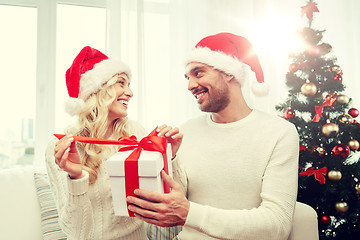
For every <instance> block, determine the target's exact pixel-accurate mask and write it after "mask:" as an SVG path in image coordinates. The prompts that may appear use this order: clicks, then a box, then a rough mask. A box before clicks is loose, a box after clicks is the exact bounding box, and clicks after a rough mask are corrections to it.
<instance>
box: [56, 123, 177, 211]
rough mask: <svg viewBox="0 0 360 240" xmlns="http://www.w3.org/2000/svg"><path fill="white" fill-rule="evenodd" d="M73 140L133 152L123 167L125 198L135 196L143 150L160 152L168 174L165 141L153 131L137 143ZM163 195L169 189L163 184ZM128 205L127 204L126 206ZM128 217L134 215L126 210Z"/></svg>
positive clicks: (128, 140) (129, 140)
mask: <svg viewBox="0 0 360 240" xmlns="http://www.w3.org/2000/svg"><path fill="white" fill-rule="evenodd" d="M54 136H55V137H57V138H58V139H61V138H63V137H64V136H65V135H64V134H54ZM74 140H75V141H78V142H83V143H92V144H107V145H128V146H126V147H123V148H121V149H120V150H119V152H123V151H128V150H134V151H133V152H132V153H131V154H130V155H129V156H128V157H127V158H126V159H125V162H124V166H125V191H126V197H128V196H135V194H134V190H135V189H138V188H139V171H138V160H139V157H140V154H141V151H142V150H143V149H144V150H146V151H156V152H160V153H161V154H162V156H163V160H164V168H163V170H164V171H165V173H166V174H169V168H168V161H167V156H166V146H167V140H166V139H165V138H163V137H158V136H157V132H156V130H155V129H154V130H153V131H152V132H151V133H150V134H149V135H148V136H146V137H144V138H143V139H141V140H140V141H137V139H136V136H131V137H121V138H119V139H118V140H108V139H101V138H91V137H82V136H74ZM163 186H164V193H169V192H170V187H169V186H168V185H167V184H166V183H165V182H164V180H163ZM128 205H129V204H128ZM128 213H129V216H130V217H135V216H134V213H133V212H131V211H130V210H128Z"/></svg>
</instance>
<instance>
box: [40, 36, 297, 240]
mask: <svg viewBox="0 0 360 240" xmlns="http://www.w3.org/2000/svg"><path fill="white" fill-rule="evenodd" d="M249 67H250V68H251V70H252V71H253V72H254V73H255V75H256V79H257V82H255V84H254V86H255V88H253V92H254V93H255V94H257V95H261V94H264V93H266V86H265V83H264V79H263V78H264V76H263V72H262V69H261V66H260V63H259V61H258V58H257V56H256V55H255V53H254V52H253V48H252V46H251V44H250V42H249V41H248V40H247V39H246V38H243V37H241V36H237V35H234V34H231V33H219V34H216V35H211V36H208V37H205V38H203V39H202V40H201V41H200V42H199V43H198V44H197V45H196V46H195V48H194V49H193V50H192V51H191V52H190V53H189V55H188V58H187V60H186V69H185V77H186V79H187V80H188V90H189V91H191V93H192V94H193V95H194V97H195V99H196V101H197V102H198V104H199V107H200V109H201V110H202V111H204V112H208V113H209V114H206V115H204V116H202V117H199V118H196V119H192V120H189V121H188V122H187V123H185V124H184V125H183V126H181V131H180V130H179V129H178V128H172V127H170V126H166V125H162V126H160V127H158V129H157V131H158V135H159V136H163V137H165V138H166V139H167V140H168V142H169V143H171V146H172V153H173V156H172V158H173V159H172V165H173V174H174V179H173V178H171V177H170V176H168V175H166V174H165V173H164V172H162V173H161V174H162V178H163V179H164V180H165V182H166V183H167V184H168V185H169V186H170V188H171V192H170V193H168V194H160V193H154V192H149V191H146V190H144V189H137V190H135V195H136V196H138V197H128V198H127V201H128V203H130V205H129V209H130V210H131V211H133V212H134V213H135V214H136V218H130V217H119V216H114V210H113V206H112V199H111V190H110V184H109V179H108V175H107V169H106V164H104V161H106V159H107V158H108V157H109V156H110V155H111V154H113V153H115V152H116V151H117V150H118V148H119V147H116V146H104V145H95V144H86V143H79V142H77V143H76V144H75V142H74V139H73V137H72V136H73V135H80V136H86V137H95V138H107V139H118V138H119V137H122V136H130V135H136V136H137V137H138V138H142V137H144V136H146V132H145V130H144V128H142V127H141V126H140V125H139V124H136V123H135V122H133V121H130V120H128V119H127V117H126V116H127V108H128V101H129V99H130V98H131V97H132V96H133V93H132V91H131V89H130V87H129V84H130V70H129V68H128V67H127V66H126V65H124V64H123V63H121V62H117V61H116V60H113V59H109V58H108V57H107V56H106V55H104V54H102V53H101V52H99V51H97V50H96V49H93V48H90V47H85V48H84V49H83V50H82V51H81V52H80V53H79V55H78V56H77V57H76V58H75V60H74V62H73V64H72V65H71V67H70V68H69V69H68V70H67V72H66V84H67V88H68V92H69V96H70V99H69V100H68V102H67V105H66V110H67V111H68V112H69V113H70V114H72V115H78V124H76V126H71V127H70V128H68V129H67V130H66V134H67V135H66V137H64V138H62V139H61V140H59V141H58V140H57V139H56V140H55V139H54V140H53V141H51V142H50V143H49V147H48V149H47V152H46V162H47V169H48V173H49V178H50V182H51V188H52V190H53V193H54V197H55V199H56V202H57V207H58V211H59V215H60V218H59V219H60V220H59V221H60V224H61V226H62V228H63V230H64V232H65V233H66V234H67V235H68V239H76V240H79V239H96V240H100V239H101V240H105V239H130V240H131V239H133V240H142V239H147V237H148V238H149V239H164V236H166V237H167V239H172V238H173V237H174V236H169V234H168V233H169V232H171V231H172V232H173V235H177V236H176V237H175V239H181V240H187V239H190V240H195V239H254V240H255V239H256V240H260V239H267V240H269V239H276V240H280V239H287V237H288V235H289V233H290V231H291V224H292V218H293V213H294V207H295V201H296V195H297V173H298V169H297V168H298V146H299V145H298V135H297V131H296V129H295V127H294V126H293V125H292V124H290V123H289V122H287V121H286V120H284V119H281V118H280V117H276V116H271V115H269V114H266V113H263V112H260V111H257V110H253V109H251V108H249V106H248V105H247V103H246V102H245V100H244V97H243V94H242V89H241V86H242V85H243V84H244V82H245V80H246V79H247V78H248V77H247V74H251V73H252V72H251V71H248V68H249ZM256 87H257V89H256ZM264 89H265V90H264ZM180 145H181V146H180ZM178 150H179V151H178ZM144 199H148V200H149V201H147V200H144ZM144 222H145V224H144ZM145 226H146V229H147V236H146V233H145ZM175 226H182V230H181V231H180V233H177V232H176V231H175V232H176V233H174V231H173V230H174V229H175V228H173V227H175ZM176 229H178V228H176ZM170 235H171V234H170Z"/></svg>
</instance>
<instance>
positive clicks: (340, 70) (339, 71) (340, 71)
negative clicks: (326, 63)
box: [331, 65, 343, 75]
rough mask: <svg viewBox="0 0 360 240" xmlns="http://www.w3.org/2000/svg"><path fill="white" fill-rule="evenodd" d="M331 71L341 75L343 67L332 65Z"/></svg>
mask: <svg viewBox="0 0 360 240" xmlns="http://www.w3.org/2000/svg"><path fill="white" fill-rule="evenodd" d="M331 71H333V72H335V73H337V74H340V75H343V72H342V69H341V67H340V66H339V65H334V66H332V67H331Z"/></svg>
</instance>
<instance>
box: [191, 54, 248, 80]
mask: <svg viewBox="0 0 360 240" xmlns="http://www.w3.org/2000/svg"><path fill="white" fill-rule="evenodd" d="M191 62H199V63H205V64H207V65H209V66H212V67H214V68H215V69H217V70H220V71H222V72H224V73H226V74H230V75H233V76H234V77H235V78H236V80H238V81H239V82H240V85H241V86H243V85H244V82H245V78H246V73H247V72H248V70H247V69H248V68H250V67H249V66H248V65H246V64H244V63H243V62H240V61H239V60H238V59H236V58H234V57H232V56H229V55H226V54H224V53H222V52H217V51H212V50H211V49H209V48H207V47H197V48H194V49H193V50H191V51H190V53H189V54H188V56H187V58H186V62H185V65H188V64H189V63H191Z"/></svg>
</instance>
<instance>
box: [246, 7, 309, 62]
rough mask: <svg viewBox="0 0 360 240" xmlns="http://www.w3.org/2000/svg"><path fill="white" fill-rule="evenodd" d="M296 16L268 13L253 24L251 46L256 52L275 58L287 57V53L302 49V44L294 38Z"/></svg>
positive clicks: (297, 18)
mask: <svg viewBox="0 0 360 240" xmlns="http://www.w3.org/2000/svg"><path fill="white" fill-rule="evenodd" d="M298 20H299V17H298V16H293V17H290V16H287V17H282V16H279V14H276V15H275V14H274V13H269V14H268V15H267V16H265V17H264V18H262V19H261V20H260V21H259V22H257V23H255V24H253V26H251V29H252V31H253V36H254V38H253V45H254V49H255V51H256V52H259V53H260V52H263V53H267V54H270V55H272V57H275V58H282V57H284V56H285V57H286V56H288V54H289V52H291V51H294V50H295V51H296V50H297V49H299V48H302V47H303V46H302V42H301V41H300V39H299V38H298V37H296V35H297V34H296V29H297V25H298V23H297V21H298Z"/></svg>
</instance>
